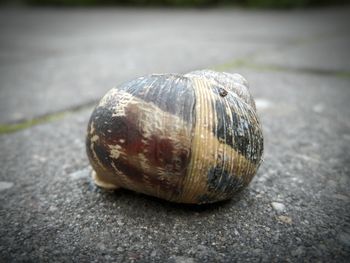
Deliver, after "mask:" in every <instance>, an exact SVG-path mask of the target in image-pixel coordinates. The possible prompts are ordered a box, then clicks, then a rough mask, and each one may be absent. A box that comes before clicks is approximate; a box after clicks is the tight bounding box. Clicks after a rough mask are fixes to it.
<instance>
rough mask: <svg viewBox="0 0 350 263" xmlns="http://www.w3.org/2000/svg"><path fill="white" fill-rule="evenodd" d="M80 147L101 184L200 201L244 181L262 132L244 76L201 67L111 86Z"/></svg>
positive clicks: (227, 194) (225, 194)
mask: <svg viewBox="0 0 350 263" xmlns="http://www.w3.org/2000/svg"><path fill="white" fill-rule="evenodd" d="M86 148H87V154H88V157H89V160H90V163H91V165H92V167H93V169H94V170H95V173H94V174H93V177H94V180H95V183H96V184H97V185H99V186H101V187H104V188H109V189H114V188H119V187H122V188H126V189H130V190H134V191H136V192H140V193H144V194H147V195H152V196H156V197H159V198H162V199H166V200H169V201H173V202H180V203H196V204H201V203H212V202H216V201H220V200H225V199H228V198H231V197H232V196H233V195H234V194H235V193H236V192H237V191H238V190H240V189H242V188H244V187H245V186H247V185H248V184H249V182H250V181H251V180H252V178H253V176H254V175H255V174H256V172H257V169H258V167H259V165H260V162H261V157H262V153H263V135H262V129H261V125H260V122H259V119H258V116H257V113H256V108H255V103H254V100H253V98H252V96H251V95H250V93H249V90H248V84H247V81H246V80H245V79H244V78H243V77H242V76H240V75H238V74H229V73H219V72H215V71H210V70H202V71H194V72H190V73H188V74H185V75H177V74H153V75H148V76H144V77H140V78H137V79H135V80H132V81H129V82H126V83H124V84H123V85H121V86H120V87H118V88H113V89H111V90H110V91H109V92H108V93H107V94H106V95H105V96H104V97H103V98H102V100H101V101H100V102H99V104H98V105H97V107H96V108H95V110H94V111H93V113H92V116H91V118H90V121H89V125H88V133H87V139H86Z"/></svg>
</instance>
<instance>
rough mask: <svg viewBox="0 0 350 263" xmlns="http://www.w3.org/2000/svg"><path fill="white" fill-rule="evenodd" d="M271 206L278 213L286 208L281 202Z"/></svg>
mask: <svg viewBox="0 0 350 263" xmlns="http://www.w3.org/2000/svg"><path fill="white" fill-rule="evenodd" d="M271 206H272V208H273V209H275V210H276V211H277V212H283V211H284V210H285V209H286V207H285V206H284V204H282V203H279V202H272V203H271Z"/></svg>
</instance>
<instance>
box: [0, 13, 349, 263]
mask: <svg viewBox="0 0 350 263" xmlns="http://www.w3.org/2000/svg"><path fill="white" fill-rule="evenodd" d="M349 14H350V9H349V8H341V9H320V10H308V11H292V12H277V11H246V10H239V9H234V10H221V9H219V10H176V11H172V10H167V11H165V10H157V9H155V10H152V9H148V10H129V9H122V10H118V9H116V10H104V9H99V10H52V9H42V10H26V9H24V10H19V11H14V10H10V11H9V10H1V11H0V21H1V23H0V28H1V33H2V34H1V41H0V47H1V48H0V59H1V63H0V76H1V77H0V84H1V90H0V92H1V96H0V112H1V119H0V120H1V123H2V124H3V125H4V124H6V123H11V122H14V121H20V120H26V119H30V118H36V117H38V116H42V115H45V114H51V113H54V112H57V111H65V110H67V109H70V108H72V107H76V106H84V105H87V106H84V107H82V108H81V109H80V110H78V111H75V112H71V113H67V114H66V115H64V118H62V119H60V120H56V121H51V122H47V123H42V124H40V125H36V126H32V127H27V128H26V129H22V130H18V131H16V132H12V133H7V134H1V135H0V147H1V151H0V162H1V169H0V261H1V262H12V261H29V262H48V261H49V262H71V261H74V262H86V261H91V262H271V261H275V262H281V261H282V262H285V261H287V262H303V261H305V262H347V261H348V260H349V257H350V212H349V211H350V202H349V200H350V194H349V189H350V165H349V163H350V154H349V152H350V108H349V106H348V101H349V99H350V89H349V88H350V78H349V74H346V72H348V71H349V70H350V69H349V67H348V65H349V64H348V48H347V45H346V43H347V42H346V41H347V40H346V38H344V40H341V39H343V38H342V37H343V36H346V34H347V32H348V31H347V25H346V24H345V22H346V18H347V17H350V16H349ZM330 35H332V36H334V40H335V41H334V43H337V44H336V45H335V46H332V44H331V43H333V42H332V41H329V36H330ZM339 39H340V40H339ZM338 40H339V41H338ZM315 46H320V48H314V47H315ZM335 47H336V48H335ZM308 50H310V52H308ZM332 54H334V56H333V55H332ZM308 56H310V59H309V57H308ZM311 57H312V58H311ZM262 58H264V59H262ZM313 58H314V59H313ZM242 61H243V62H245V63H244V65H246V67H241V66H242V63H241V62H242ZM265 62H266V63H265ZM256 63H258V64H259V67H256V66H254V65H255V64H256ZM247 65H248V66H247ZM249 65H251V66H249ZM271 65H275V66H274V67H271ZM325 65H326V66H325ZM195 68H221V69H224V70H225V71H228V72H239V73H241V74H243V75H244V76H245V77H246V78H247V79H248V80H249V82H250V86H251V91H252V93H253V95H254V97H255V98H256V102H257V106H258V110H259V114H260V116H261V119H262V123H263V129H264V135H265V155H264V159H265V161H264V164H263V165H262V166H261V168H260V170H259V172H258V174H257V176H256V177H255V179H254V180H253V182H252V183H251V185H250V186H249V187H248V188H247V189H246V190H244V191H243V192H242V193H241V194H239V195H237V196H236V197H235V198H234V199H233V200H230V201H227V202H224V203H220V204H213V205H208V206H188V205H180V204H172V203H168V202H165V201H162V200H158V199H156V198H151V197H147V196H144V195H140V194H136V193H133V192H130V191H126V190H122V191H117V192H108V191H103V190H101V189H98V188H96V187H95V186H94V185H93V184H92V182H91V179H90V172H91V168H90V167H89V164H88V161H87V158H86V155H85V149H84V135H85V129H86V125H87V120H88V118H89V115H90V113H91V110H92V107H91V106H89V102H91V101H96V100H97V99H98V98H99V96H101V95H102V94H103V93H104V92H105V91H106V90H107V89H109V87H110V86H114V85H115V84H117V83H120V82H122V81H126V80H127V79H128V78H130V77H134V76H137V75H141V74H145V73H150V72H152V71H162V72H164V71H172V72H185V71H187V70H191V69H195ZM344 72H345V74H344Z"/></svg>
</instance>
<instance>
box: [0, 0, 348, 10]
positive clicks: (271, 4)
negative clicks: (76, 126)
mask: <svg viewBox="0 0 350 263" xmlns="http://www.w3.org/2000/svg"><path fill="white" fill-rule="evenodd" d="M17 1H18V0H17ZM19 1H20V2H21V3H23V4H29V5H49V6H98V5H137V6H179V7H182V6H184V7H186V6H192V7H210V6H220V5H226V6H227V5H236V6H237V5H238V6H246V7H254V8H301V7H312V6H325V5H334V4H346V3H347V2H348V1H347V0H333V1H331V0H19ZM0 2H2V1H1V0H0ZM5 2H6V0H5Z"/></svg>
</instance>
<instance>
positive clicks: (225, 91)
mask: <svg viewBox="0 0 350 263" xmlns="http://www.w3.org/2000/svg"><path fill="white" fill-rule="evenodd" d="M219 94H220V96H221V97H225V96H226V95H227V90H225V89H223V88H219Z"/></svg>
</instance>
